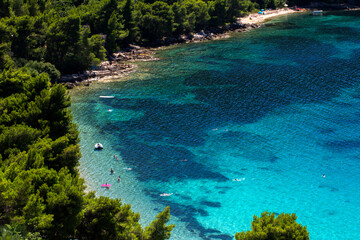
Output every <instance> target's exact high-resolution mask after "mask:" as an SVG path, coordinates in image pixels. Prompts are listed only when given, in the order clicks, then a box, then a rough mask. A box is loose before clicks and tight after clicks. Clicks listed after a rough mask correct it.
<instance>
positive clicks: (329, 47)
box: [72, 12, 360, 240]
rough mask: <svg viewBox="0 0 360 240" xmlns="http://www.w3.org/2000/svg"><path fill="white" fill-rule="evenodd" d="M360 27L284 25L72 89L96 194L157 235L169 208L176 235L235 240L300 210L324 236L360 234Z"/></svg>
mask: <svg viewBox="0 0 360 240" xmlns="http://www.w3.org/2000/svg"><path fill="white" fill-rule="evenodd" d="M359 22H360V14H359V12H337V13H327V14H325V15H324V16H316V17H315V16H311V15H310V14H308V13H306V14H295V15H289V16H284V17H280V18H276V19H274V20H272V21H270V22H268V23H267V24H266V26H265V27H262V28H260V29H255V30H252V31H249V32H246V33H238V34H234V36H233V37H232V38H229V39H225V40H219V41H211V42H205V43H197V44H187V45H178V46H174V47H170V48H168V49H166V50H163V51H158V53H157V55H158V57H160V58H161V61H156V62H146V63H140V64H139V67H138V69H137V72H136V73H134V74H131V75H130V76H128V77H127V78H126V80H127V81H124V79H123V80H122V81H119V82H112V83H98V84H92V85H91V86H90V87H88V88H82V89H80V90H74V91H72V99H73V105H72V111H73V115H74V119H75V121H76V123H77V124H78V125H79V130H80V131H81V133H80V137H81V142H80V144H81V151H82V155H83V157H82V158H81V161H80V162H81V165H80V172H81V175H82V177H84V178H85V179H86V183H87V185H88V189H89V190H95V191H96V192H97V195H104V196H109V197H113V198H115V197H117V198H121V199H122V200H123V202H125V203H130V204H131V205H132V208H133V210H134V211H136V212H139V213H140V214H141V216H142V217H141V223H142V224H143V225H144V226H145V225H147V224H149V222H150V221H151V220H153V219H154V217H155V216H156V214H158V213H159V212H160V211H162V210H163V209H164V207H165V206H170V208H171V215H172V217H171V223H175V224H176V228H175V229H174V230H173V232H172V239H175V240H178V239H179V240H182V239H184V240H185V239H186V240H188V239H189V240H190V239H226V240H227V239H233V237H234V234H235V233H236V232H239V231H245V230H249V229H250V223H251V220H252V217H253V215H254V214H256V215H259V214H260V213H261V212H263V211H265V210H267V211H271V212H275V213H276V214H279V213H282V212H286V213H296V214H297V216H298V222H299V223H301V224H303V225H306V226H307V227H308V231H309V232H310V238H311V239H314V240H320V239H324V240H329V239H336V240H341V239H343V240H348V239H360V227H359V223H360V215H359V214H358V213H359V212H360V193H359V186H360V64H359V63H360V24H359ZM100 95H111V96H114V98H113V99H103V98H99V96H100ZM109 110H110V111H109ZM96 142H101V143H102V144H103V145H104V149H103V150H102V151H94V144H95V143H96ZM114 154H115V155H116V156H117V157H118V160H116V159H115V158H114V157H113V156H114ZM110 168H113V169H114V170H115V173H114V174H110ZM127 168H131V170H127ZM323 174H325V175H326V177H325V178H323V177H322V175H323ZM119 175H120V176H121V181H120V182H118V181H117V179H118V176H119ZM233 179H238V180H239V181H233ZM105 182H107V183H110V184H112V186H111V188H110V189H103V188H101V184H103V183H105ZM162 193H169V194H170V193H172V195H169V196H161V195H160V194H162Z"/></svg>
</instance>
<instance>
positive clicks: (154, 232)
mask: <svg viewBox="0 0 360 240" xmlns="http://www.w3.org/2000/svg"><path fill="white" fill-rule="evenodd" d="M169 220H170V207H166V208H165V209H164V211H162V212H161V213H159V214H158V215H157V216H156V219H155V220H154V221H152V222H151V223H150V226H148V227H146V228H145V239H147V240H163V239H169V238H170V236H171V230H172V229H173V228H174V227H175V225H174V224H172V225H166V224H167V222H168V221H169Z"/></svg>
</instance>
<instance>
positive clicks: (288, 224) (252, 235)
mask: <svg viewBox="0 0 360 240" xmlns="http://www.w3.org/2000/svg"><path fill="white" fill-rule="evenodd" d="M296 219H297V217H296V215H295V213H292V214H288V213H286V214H285V213H282V214H280V215H278V216H277V217H275V213H269V212H263V213H262V214H261V217H257V216H254V219H253V221H252V223H251V231H247V232H239V233H236V235H235V239H236V240H282V239H286V240H308V239H309V233H308V231H307V229H306V226H305V227H303V226H302V225H301V224H299V223H297V222H296Z"/></svg>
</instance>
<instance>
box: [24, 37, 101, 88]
mask: <svg viewBox="0 0 360 240" xmlns="http://www.w3.org/2000/svg"><path fill="white" fill-rule="evenodd" d="M96 36H97V35H94V36H93V37H94V39H93V41H94V43H93V48H96V47H97V45H96V43H97V42H96V41H97V39H96ZM97 50H98V51H99V53H98V55H99V57H103V55H102V54H103V52H101V51H104V50H103V49H101V48H99V49H97ZM24 67H25V68H26V69H27V70H28V71H30V73H31V75H32V76H33V77H35V76H37V75H39V74H41V73H47V74H48V75H49V78H50V80H51V81H52V82H54V81H55V80H56V79H58V78H60V72H59V70H57V69H56V68H55V66H54V65H52V64H51V63H49V62H46V63H44V62H38V61H29V62H27V63H26V64H25V66H24Z"/></svg>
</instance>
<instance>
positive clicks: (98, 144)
mask: <svg viewBox="0 0 360 240" xmlns="http://www.w3.org/2000/svg"><path fill="white" fill-rule="evenodd" d="M103 148H104V147H103V145H102V144H101V143H95V149H96V150H100V149H103Z"/></svg>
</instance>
